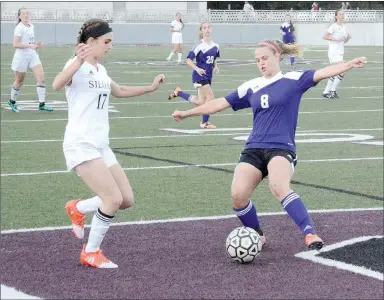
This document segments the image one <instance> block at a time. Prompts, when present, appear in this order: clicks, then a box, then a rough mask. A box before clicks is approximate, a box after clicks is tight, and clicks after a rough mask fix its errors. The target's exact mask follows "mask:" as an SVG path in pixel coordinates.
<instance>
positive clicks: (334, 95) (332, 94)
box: [331, 91, 339, 99]
mask: <svg viewBox="0 0 384 300" xmlns="http://www.w3.org/2000/svg"><path fill="white" fill-rule="evenodd" d="M331 98H332V99H339V95H337V93H336V91H331Z"/></svg>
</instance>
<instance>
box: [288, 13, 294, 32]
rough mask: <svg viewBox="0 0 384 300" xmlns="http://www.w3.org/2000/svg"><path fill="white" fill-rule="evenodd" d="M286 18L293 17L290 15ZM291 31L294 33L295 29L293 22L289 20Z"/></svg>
mask: <svg viewBox="0 0 384 300" xmlns="http://www.w3.org/2000/svg"><path fill="white" fill-rule="evenodd" d="M286 16H287V17H288V16H289V17H290V16H291V15H290V14H286ZM289 31H290V32H294V31H295V27H293V24H292V20H289Z"/></svg>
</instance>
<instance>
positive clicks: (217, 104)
mask: <svg viewBox="0 0 384 300" xmlns="http://www.w3.org/2000/svg"><path fill="white" fill-rule="evenodd" d="M230 106H231V105H230V104H229V103H228V101H227V100H226V99H225V98H217V99H214V100H212V101H208V102H206V103H205V104H203V105H200V106H197V107H195V108H192V109H189V110H185V111H178V110H176V111H175V112H174V113H173V114H172V117H173V118H174V119H175V120H176V121H178V122H180V121H182V120H184V119H185V118H189V117H196V116H201V115H213V114H214V113H217V112H219V111H222V110H224V109H227V108H228V107H230Z"/></svg>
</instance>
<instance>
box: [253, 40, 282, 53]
mask: <svg viewBox="0 0 384 300" xmlns="http://www.w3.org/2000/svg"><path fill="white" fill-rule="evenodd" d="M257 46H267V47H269V48H271V49H272V50H275V52H276V53H277V54H278V55H280V51H279V50H277V48H276V46H275V45H273V44H271V43H267V42H261V43H260V44H258V45H257Z"/></svg>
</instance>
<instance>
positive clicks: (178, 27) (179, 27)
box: [171, 20, 184, 34]
mask: <svg viewBox="0 0 384 300" xmlns="http://www.w3.org/2000/svg"><path fill="white" fill-rule="evenodd" d="M183 26H184V25H183V24H182V23H181V22H179V21H176V20H173V21H172V22H171V27H172V28H173V30H179V31H180V32H172V33H173V34H175V33H176V34H181V32H182V30H183Z"/></svg>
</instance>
